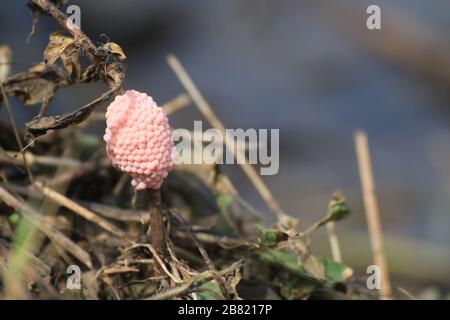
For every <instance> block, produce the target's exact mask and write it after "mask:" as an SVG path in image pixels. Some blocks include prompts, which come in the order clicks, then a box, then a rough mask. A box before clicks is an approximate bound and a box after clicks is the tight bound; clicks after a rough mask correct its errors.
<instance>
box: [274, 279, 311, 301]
mask: <svg viewBox="0 0 450 320" xmlns="http://www.w3.org/2000/svg"><path fill="white" fill-rule="evenodd" d="M317 287H318V282H317V281H313V280H312V279H307V278H303V277H298V276H294V277H292V278H290V279H288V281H285V282H283V283H282V286H281V288H280V294H281V295H282V296H283V297H284V298H286V299H288V300H298V299H305V298H308V297H309V295H310V294H311V293H312V292H313V291H314V290H315V289H317Z"/></svg>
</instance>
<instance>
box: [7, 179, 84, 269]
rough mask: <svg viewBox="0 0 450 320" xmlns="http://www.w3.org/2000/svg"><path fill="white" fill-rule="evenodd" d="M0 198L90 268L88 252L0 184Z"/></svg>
mask: <svg viewBox="0 0 450 320" xmlns="http://www.w3.org/2000/svg"><path fill="white" fill-rule="evenodd" d="M0 199H1V200H3V201H4V202H5V203H6V204H7V205H8V206H10V207H11V208H13V209H14V210H16V211H17V212H20V214H21V215H23V216H24V217H25V218H26V219H28V220H29V221H30V222H31V223H33V224H34V225H35V226H36V227H37V228H38V229H39V230H40V231H41V232H43V233H44V234H45V235H46V236H47V237H48V238H49V239H50V240H51V241H52V242H54V243H55V244H56V245H58V246H60V247H61V248H63V249H64V250H65V251H67V252H68V253H70V254H72V255H73V256H74V257H76V258H77V259H78V260H80V261H81V262H82V263H83V264H84V265H85V266H86V267H88V268H89V269H91V268H92V262H91V258H90V256H89V254H88V253H87V252H86V251H84V250H83V249H82V248H81V247H80V246H78V245H77V244H76V243H75V242H73V241H72V240H70V239H69V238H67V237H66V236H65V235H64V234H62V233H61V232H59V231H58V230H56V229H55V228H53V227H52V226H51V225H48V224H46V223H44V222H43V221H41V220H40V217H39V215H38V214H37V213H36V212H35V211H34V210H33V209H31V208H29V207H28V206H27V205H25V204H24V203H22V202H21V201H19V200H18V199H16V198H15V197H14V196H13V195H12V194H10V193H9V192H8V191H6V190H5V189H4V188H3V187H1V186H0Z"/></svg>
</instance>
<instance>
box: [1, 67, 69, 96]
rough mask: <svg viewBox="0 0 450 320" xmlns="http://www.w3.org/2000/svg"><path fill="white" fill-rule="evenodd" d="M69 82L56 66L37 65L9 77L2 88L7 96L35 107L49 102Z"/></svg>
mask: <svg viewBox="0 0 450 320" xmlns="http://www.w3.org/2000/svg"><path fill="white" fill-rule="evenodd" d="M69 82H70V81H69V79H67V75H66V73H65V72H64V71H63V70H61V69H60V68H58V67H57V66H47V65H44V64H37V65H35V66H33V67H31V68H30V69H29V70H28V71H26V72H21V73H16V74H14V75H12V76H10V77H9V78H8V80H7V81H6V82H5V83H4V87H5V91H6V93H7V94H8V95H10V96H15V97H21V98H22V99H23V101H24V104H25V105H35V104H37V103H42V102H44V101H49V100H51V99H52V97H53V95H54V94H55V91H56V89H57V88H59V87H63V86H66V85H67V84H68V83H69Z"/></svg>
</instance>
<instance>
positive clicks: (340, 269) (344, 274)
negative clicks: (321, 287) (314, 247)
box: [316, 257, 353, 282]
mask: <svg viewBox="0 0 450 320" xmlns="http://www.w3.org/2000/svg"><path fill="white" fill-rule="evenodd" d="M316 259H317V260H318V261H319V262H320V263H321V264H323V266H324V267H325V275H326V277H327V278H328V279H329V280H331V281H336V282H340V281H345V280H347V279H348V278H350V277H351V276H352V275H353V270H352V269H351V268H350V267H348V266H346V265H345V264H342V263H339V262H336V261H334V260H331V259H327V258H323V257H316Z"/></svg>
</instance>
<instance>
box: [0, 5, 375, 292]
mask: <svg viewBox="0 0 450 320" xmlns="http://www.w3.org/2000/svg"><path fill="white" fill-rule="evenodd" d="M29 7H30V9H31V11H32V15H33V23H34V24H35V23H37V20H38V18H39V17H40V16H43V15H47V16H50V17H51V18H53V19H55V20H56V21H57V22H58V24H59V26H60V29H59V30H58V31H56V32H54V33H52V34H51V35H50V37H49V43H48V46H47V48H46V50H45V51H44V53H43V56H44V61H43V62H41V63H38V64H35V65H33V66H32V67H30V68H29V69H28V70H27V71H24V72H21V73H16V74H12V75H10V76H9V77H7V78H5V79H0V83H1V89H2V91H1V95H0V101H1V105H2V107H4V108H7V109H8V110H7V111H8V114H9V115H10V118H9V120H10V121H9V124H8V123H3V122H2V123H0V131H1V134H0V146H1V150H0V169H1V170H0V173H1V183H0V208H1V210H0V274H1V278H0V279H1V280H0V293H1V295H2V297H3V298H30V299H45V298H47V299H60V298H62V299H188V300H189V299H241V298H242V299H278V298H280V299H354V298H366V297H368V293H367V292H365V291H364V290H363V289H362V286H359V285H358V284H357V283H356V281H352V280H351V276H352V270H351V269H350V268H349V267H347V266H345V265H343V264H342V263H340V262H336V261H335V260H332V259H327V258H322V257H318V256H315V255H314V254H313V253H312V252H311V251H310V246H309V236H310V234H311V233H312V232H314V231H315V230H316V229H317V228H319V227H321V226H323V225H325V224H327V223H334V221H336V220H340V219H342V218H344V217H345V216H346V215H347V214H348V213H349V209H348V208H347V206H346V204H345V200H344V199H343V197H342V196H341V195H338V194H337V195H334V196H333V197H332V199H331V200H330V203H329V206H328V211H327V212H326V214H325V216H324V218H323V219H322V220H321V221H319V222H318V223H316V224H315V225H313V226H311V227H309V228H306V229H305V230H304V231H300V229H299V222H298V221H297V220H296V219H294V218H292V217H290V216H288V215H286V214H285V213H283V211H282V210H281V209H280V207H279V206H278V204H277V203H276V201H275V200H274V199H273V197H272V196H271V194H270V192H269V191H268V189H267V188H266V187H265V185H264V184H263V182H262V181H261V180H260V178H258V177H255V176H254V175H253V174H252V172H253V173H254V171H252V169H251V167H248V166H243V168H242V169H243V170H244V172H245V173H246V174H247V175H248V176H249V178H250V181H251V182H252V183H253V184H254V185H255V187H256V188H257V190H258V191H259V192H260V193H261V195H262V196H263V199H264V200H265V201H266V203H267V204H268V206H269V208H270V209H271V211H273V212H274V213H275V216H276V218H277V223H276V224H275V225H274V226H271V227H264V226H262V225H261V223H262V222H261V220H260V218H259V214H258V213H257V212H256V210H254V209H253V208H252V207H251V206H250V205H249V204H248V203H247V202H246V201H245V200H244V199H242V198H241V197H240V196H239V194H238V192H237V191H236V189H235V188H234V186H233V183H232V182H231V181H230V179H229V178H228V177H227V176H226V175H224V174H223V173H222V172H221V168H220V166H219V165H190V166H177V167H176V168H175V170H174V171H173V172H172V173H171V174H170V175H169V177H168V178H167V179H166V181H165V182H164V184H163V187H162V202H163V205H162V206H161V207H160V210H161V213H162V214H163V216H164V224H165V226H164V227H165V229H166V234H167V235H168V237H167V241H166V250H165V251H166V252H165V253H164V254H161V252H157V251H156V250H155V248H154V247H152V245H151V244H150V243H151V242H150V238H151V233H152V230H149V228H148V219H149V211H148V210H147V206H148V203H146V199H145V198H142V197H141V196H140V195H139V193H138V194H136V193H135V192H134V190H133V189H132V188H130V186H129V177H128V176H126V175H122V174H121V173H119V172H118V171H117V170H115V169H114V168H112V167H111V165H110V163H109V161H108V160H107V157H106V155H105V152H104V149H105V148H104V143H103V141H102V139H101V137H97V136H93V135H89V134H87V133H85V130H84V129H85V128H86V127H88V126H89V125H92V124H93V123H95V122H96V121H104V113H103V112H100V111H98V110H97V111H96V108H97V107H99V106H101V105H103V104H104V103H105V102H107V101H108V100H109V99H110V98H111V97H113V96H114V95H115V94H117V93H120V92H122V91H123V83H124V79H125V61H126V55H125V53H124V52H123V50H122V49H121V48H120V46H119V45H118V44H116V43H113V42H107V43H105V44H102V45H99V46H96V45H94V43H93V42H92V41H91V40H90V39H89V38H88V37H87V36H86V35H85V34H84V33H83V32H82V31H81V30H78V29H73V28H69V27H68V26H67V25H66V23H65V22H66V18H67V17H65V15H64V14H63V13H62V12H61V11H60V10H59V9H58V1H54V2H51V1H47V0H31V1H29ZM6 51H7V50H6V47H4V52H6ZM2 56H3V59H7V58H8V56H7V55H6V54H3V55H2ZM169 64H170V65H171V66H172V67H173V69H174V71H175V72H176V74H177V75H178V76H179V78H180V81H181V83H182V84H183V85H184V87H185V88H186V93H183V94H181V95H180V96H179V97H177V98H175V99H174V100H173V101H170V102H169V103H167V104H165V105H164V106H163V107H164V109H165V111H166V112H167V113H168V114H169V115H170V114H171V113H172V112H176V111H177V110H178V109H180V108H183V107H186V106H188V105H190V104H191V102H194V104H195V105H196V106H197V107H199V110H200V112H201V113H202V114H203V116H205V117H206V118H207V119H208V120H209V121H210V123H211V125H213V126H215V127H218V128H219V129H220V128H221V122H220V121H219V120H218V119H217V117H215V115H214V113H213V111H212V109H211V108H210V107H209V105H208V104H207V103H206V101H204V99H203V98H202V96H201V95H200V93H199V92H198V91H197V89H196V88H195V86H194V85H193V83H192V82H191V80H190V78H189V76H188V75H187V74H186V73H185V71H184V69H183V68H182V66H181V64H180V63H179V62H178V60H176V58H175V57H173V56H171V57H169ZM7 66H8V62H6V63H4V64H2V65H0V67H1V68H2V72H3V73H5V69H6V68H7ZM92 81H103V82H104V83H105V84H106V85H107V87H108V89H107V90H106V92H105V93H104V94H102V95H101V96H100V97H99V98H98V99H95V100H94V101H92V102H91V103H89V104H87V105H85V106H83V107H81V108H74V111H72V112H70V113H68V114H63V115H60V116H46V115H45V113H46V110H47V107H48V106H49V104H51V101H52V98H53V96H54V95H55V94H56V93H57V91H58V90H59V89H60V88H63V87H67V86H71V85H75V84H85V83H89V82H92ZM8 97H20V98H22V99H23V101H24V104H25V105H35V107H37V108H38V109H39V111H37V112H36V113H37V115H36V117H35V118H34V119H33V120H32V121H30V122H28V123H26V129H25V131H19V130H18V129H17V127H16V124H15V122H14V118H13V116H12V113H11V106H10V104H9V103H8ZM39 106H40V108H39ZM38 109H37V110H38ZM70 265H77V266H79V267H80V269H81V279H80V280H81V281H80V283H81V289H80V290H78V289H70V286H69V287H68V286H67V285H68V281H69V280H68V278H70V279H72V280H73V279H75V281H76V280H77V279H76V278H73V277H70V274H68V273H67V271H68V269H67V268H68V266H70ZM69 271H70V272H72V271H73V269H69ZM75 271H76V270H75ZM72 280H70V281H72ZM72 284H73V283H72Z"/></svg>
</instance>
